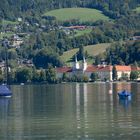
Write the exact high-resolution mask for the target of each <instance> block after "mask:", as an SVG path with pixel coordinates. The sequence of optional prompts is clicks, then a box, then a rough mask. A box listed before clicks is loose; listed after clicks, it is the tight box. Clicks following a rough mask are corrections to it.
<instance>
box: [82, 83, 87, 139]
mask: <svg viewBox="0 0 140 140" xmlns="http://www.w3.org/2000/svg"><path fill="white" fill-rule="evenodd" d="M83 91H84V125H85V126H84V127H85V131H84V132H85V137H88V131H87V128H88V96H87V84H86V83H84V84H83Z"/></svg>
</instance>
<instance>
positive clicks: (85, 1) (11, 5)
mask: <svg viewBox="0 0 140 140" xmlns="http://www.w3.org/2000/svg"><path fill="white" fill-rule="evenodd" d="M138 4H140V1H139V0H1V2H0V17H1V18H7V19H15V17H18V16H21V15H34V14H38V15H39V14H42V13H43V12H44V11H49V10H52V9H58V8H66V7H87V8H96V9H99V10H102V11H103V12H104V14H106V15H109V16H110V17H113V18H118V17H120V16H121V15H127V14H129V11H130V10H131V9H133V8H136V7H137V6H138Z"/></svg>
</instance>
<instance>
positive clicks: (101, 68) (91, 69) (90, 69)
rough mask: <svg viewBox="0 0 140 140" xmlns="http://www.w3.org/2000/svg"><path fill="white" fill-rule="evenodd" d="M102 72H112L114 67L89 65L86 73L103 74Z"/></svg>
mask: <svg viewBox="0 0 140 140" xmlns="http://www.w3.org/2000/svg"><path fill="white" fill-rule="evenodd" d="M101 71H104V72H105V71H112V66H109V65H108V66H103V65H101V66H93V65H89V66H88V67H87V69H86V72H101Z"/></svg>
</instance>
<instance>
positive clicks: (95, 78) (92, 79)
mask: <svg viewBox="0 0 140 140" xmlns="http://www.w3.org/2000/svg"><path fill="white" fill-rule="evenodd" d="M90 79H91V81H93V82H95V81H96V80H97V79H98V74H97V73H95V72H93V73H92V74H91V76H90Z"/></svg>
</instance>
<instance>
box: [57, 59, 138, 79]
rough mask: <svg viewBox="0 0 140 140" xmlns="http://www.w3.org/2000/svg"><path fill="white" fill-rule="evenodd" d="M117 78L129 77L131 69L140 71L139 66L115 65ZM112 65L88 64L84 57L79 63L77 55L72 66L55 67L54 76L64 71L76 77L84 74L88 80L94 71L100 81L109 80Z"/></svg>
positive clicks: (59, 75)
mask: <svg viewBox="0 0 140 140" xmlns="http://www.w3.org/2000/svg"><path fill="white" fill-rule="evenodd" d="M115 67H116V72H117V79H118V80H119V79H121V78H122V77H123V76H126V77H127V79H129V78H130V73H131V71H140V68H139V67H135V66H125V65H116V66H115ZM112 69H113V66H112V65H106V64H101V65H98V66H95V65H88V64H87V62H86V60H85V58H83V62H82V64H81V65H80V64H79V62H78V61H77V57H75V62H74V64H73V67H66V66H65V67H61V68H56V77H57V78H62V77H63V74H64V73H67V76H68V77H69V78H71V77H72V76H74V75H76V76H77V77H83V76H86V77H88V79H89V80H90V77H91V74H92V73H96V74H97V75H98V78H99V79H100V80H101V81H104V80H109V81H112V80H113V77H112Z"/></svg>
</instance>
